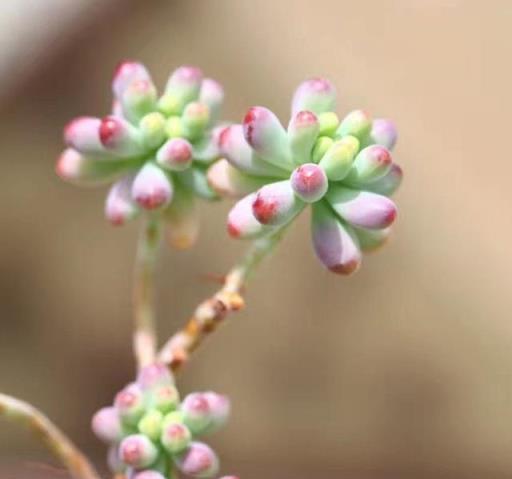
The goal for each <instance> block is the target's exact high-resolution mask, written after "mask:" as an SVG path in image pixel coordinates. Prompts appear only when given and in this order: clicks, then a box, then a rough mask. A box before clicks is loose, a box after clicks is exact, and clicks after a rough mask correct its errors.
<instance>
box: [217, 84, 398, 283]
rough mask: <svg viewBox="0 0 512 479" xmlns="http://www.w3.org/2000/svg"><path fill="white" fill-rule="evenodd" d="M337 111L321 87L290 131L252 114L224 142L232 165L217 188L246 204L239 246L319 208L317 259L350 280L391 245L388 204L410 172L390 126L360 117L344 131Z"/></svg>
mask: <svg viewBox="0 0 512 479" xmlns="http://www.w3.org/2000/svg"><path fill="white" fill-rule="evenodd" d="M335 107H336V91H335V89H334V87H333V85H332V84H331V83H330V82H329V81H327V80H325V79H321V78H314V79H310V80H307V81H305V82H304V83H302V84H301V85H300V86H299V87H298V88H297V90H296V92H295V95H294V97H293V101H292V112H291V115H292V116H291V120H290V123H289V125H288V128H287V129H285V128H284V127H283V126H282V125H281V123H280V121H279V119H278V118H277V117H276V115H275V114H274V113H272V111H270V110H269V109H267V108H264V107H261V106H256V107H253V108H251V109H249V111H248V112H247V114H246V115H245V118H244V121H243V124H236V125H230V126H227V127H225V128H224V129H223V130H222V131H221V132H220V135H219V147H220V151H221V155H222V156H223V159H221V160H219V161H218V162H216V163H214V164H213V165H212V166H211V167H210V169H209V172H208V180H209V182H210V185H211V186H212V187H213V188H214V189H215V190H216V191H217V192H218V193H219V194H223V195H228V196H233V197H242V199H240V200H239V201H238V202H237V203H236V204H235V206H234V207H233V208H232V209H231V211H230V213H229V215H228V232H229V234H230V235H231V236H232V237H234V238H258V237H261V236H265V235H270V234H272V233H274V232H276V230H279V229H281V228H283V227H284V226H285V225H287V224H288V223H290V222H291V221H292V220H293V219H294V218H295V217H297V216H298V215H299V213H300V212H301V211H302V210H304V209H305V207H306V206H307V205H309V204H310V205H311V209H312V237H313V246H314V249H315V252H316V254H317V256H318V258H319V259H320V261H321V262H322V263H323V264H324V265H325V266H326V267H327V268H328V269H329V270H331V271H333V272H336V273H341V274H350V273H352V272H354V271H356V270H357V269H358V267H359V265H360V263H361V257H362V253H361V252H362V251H368V250H372V249H375V248H376V247H377V246H379V245H380V244H382V243H384V242H385V240H386V238H387V237H388V235H389V227H390V226H391V224H392V223H393V221H394V220H395V217H396V213H397V210H396V206H395V204H394V203H393V202H392V201H391V200H390V199H389V196H390V195H391V194H392V193H393V192H394V191H395V190H396V189H397V188H398V186H399V185H400V182H401V178H402V170H401V169H400V167H399V166H398V165H396V164H395V163H393V161H392V158H391V154H390V150H391V149H392V148H393V146H394V145H395V142H396V138H397V133H396V129H395V127H394V125H393V123H392V122H391V121H390V120H387V119H375V120H372V119H371V118H370V117H369V116H368V115H367V114H366V113H365V112H363V111H361V110H355V111H352V112H351V113H349V114H348V115H346V116H345V117H344V118H343V119H342V120H341V121H340V120H339V118H338V116H337V114H336V113H335V112H334V110H335Z"/></svg>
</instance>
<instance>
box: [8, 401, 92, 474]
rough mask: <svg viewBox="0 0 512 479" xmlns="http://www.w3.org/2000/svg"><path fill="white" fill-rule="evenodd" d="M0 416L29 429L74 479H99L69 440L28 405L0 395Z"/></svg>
mask: <svg viewBox="0 0 512 479" xmlns="http://www.w3.org/2000/svg"><path fill="white" fill-rule="evenodd" d="M0 416H4V417H6V418H8V419H13V420H15V421H19V422H21V423H24V424H26V425H27V426H28V427H30V428H31V429H32V430H33V431H34V432H35V433H36V434H37V435H38V436H40V438H41V439H42V440H43V442H44V443H45V444H46V445H47V446H48V447H49V448H50V449H51V450H52V451H53V453H54V454H55V455H56V456H57V458H58V459H59V460H60V461H61V462H62V464H64V466H66V468H67V469H68V470H69V472H70V474H71V476H72V477H73V478H74V479H100V476H99V474H98V473H97V472H96V470H95V469H94V467H93V466H92V464H91V463H90V462H89V460H88V459H87V458H86V457H85V456H84V455H83V454H82V452H81V451H80V450H79V449H78V448H77V447H76V446H75V445H74V444H73V443H72V442H71V440H70V439H69V438H68V437H67V436H66V435H65V434H64V433H63V432H62V431H61V430H60V429H59V428H57V426H55V425H54V424H53V423H52V422H51V421H50V420H49V419H48V418H47V417H46V416H45V415H44V414H43V413H41V412H40V411H38V410H37V409H36V408H34V407H33V406H31V405H30V404H28V403H26V402H23V401H20V400H18V399H15V398H13V397H11V396H7V395H5V394H0Z"/></svg>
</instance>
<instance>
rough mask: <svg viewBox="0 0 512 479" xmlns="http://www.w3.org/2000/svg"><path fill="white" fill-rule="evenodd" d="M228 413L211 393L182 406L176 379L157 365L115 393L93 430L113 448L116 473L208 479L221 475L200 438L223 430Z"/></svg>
mask: <svg viewBox="0 0 512 479" xmlns="http://www.w3.org/2000/svg"><path fill="white" fill-rule="evenodd" d="M229 412H230V402H229V399H228V398H227V397H226V396H223V395H221V394H217V393H214V392H211V391H210V392H204V393H192V394H189V395H188V396H186V397H185V399H184V400H183V401H182V402H180V399H179V394H178V391H177V389H176V386H175V384H174V377H173V375H172V374H171V373H170V371H169V369H168V368H167V367H166V366H165V365H163V364H160V363H154V364H151V365H149V366H146V367H143V368H142V369H141V370H140V371H139V374H138V376H137V380H136V381H135V382H134V383H130V384H128V385H127V386H126V387H124V388H123V389H122V390H121V391H120V392H119V393H117V395H116V397H115V399H114V405H113V406H109V407H105V408H102V409H100V410H99V411H98V412H97V413H96V414H95V415H94V417H93V419H92V429H93V432H94V433H95V434H96V436H98V438H100V439H101V440H102V441H104V442H106V443H107V444H109V445H110V448H109V453H108V464H109V467H110V468H111V470H112V472H113V473H122V474H125V475H126V476H127V477H129V478H137V477H139V476H140V477H142V479H144V478H145V477H146V476H145V475H141V474H147V479H152V478H153V477H155V478H162V477H163V478H164V479H171V477H173V476H172V474H171V470H172V468H173V467H177V468H178V469H179V470H181V471H182V472H183V473H184V474H187V475H189V476H192V477H197V478H209V477H212V476H213V475H215V474H216V473H217V471H218V459H217V456H216V454H215V453H214V452H213V451H212V450H211V449H210V448H209V447H208V446H207V445H206V444H203V443H201V442H197V439H198V438H199V437H201V436H202V435H204V434H207V433H211V432H213V431H216V430H217V429H219V428H220V427H221V426H223V425H224V424H225V422H226V421H227V419H228V416H229ZM173 465H174V466H173Z"/></svg>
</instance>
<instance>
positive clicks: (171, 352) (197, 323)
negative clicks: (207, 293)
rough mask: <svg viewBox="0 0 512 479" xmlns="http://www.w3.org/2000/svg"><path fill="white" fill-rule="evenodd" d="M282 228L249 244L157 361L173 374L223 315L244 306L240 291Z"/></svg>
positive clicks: (272, 246) (270, 248)
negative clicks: (211, 294)
mask: <svg viewBox="0 0 512 479" xmlns="http://www.w3.org/2000/svg"><path fill="white" fill-rule="evenodd" d="M283 233H284V228H281V229H279V230H278V231H277V232H274V233H273V234H271V235H269V236H265V237H263V238H259V239H257V240H255V241H254V242H253V244H252V245H251V247H250V248H249V250H248V252H247V253H246V255H245V257H244V258H243V260H242V261H241V262H240V263H238V264H237V265H236V266H235V267H234V268H232V269H231V271H230V272H229V273H228V274H227V275H226V278H225V280H224V284H223V286H222V288H221V289H220V290H219V291H217V293H215V294H214V295H213V296H212V297H210V298H208V299H207V300H206V301H204V302H202V303H201V304H200V305H199V306H198V307H197V308H196V310H195V312H194V314H193V315H192V317H191V318H190V319H189V320H188V321H187V323H186V324H185V325H184V327H183V328H182V329H180V330H179V331H178V332H177V333H175V334H174V335H173V336H172V337H171V338H170V339H169V340H168V341H167V343H165V345H164V346H163V348H162V349H161V350H160V353H159V354H158V360H159V361H161V362H163V363H165V364H168V365H169V366H170V367H171V369H172V370H173V371H177V370H178V369H179V368H180V367H181V366H183V364H184V363H186V362H187V361H188V359H189V357H190V354H191V353H192V352H193V351H194V350H195V349H197V348H198V347H199V346H200V345H201V343H202V342H203V341H204V339H205V338H206V337H207V336H208V335H209V334H210V333H212V332H213V331H215V330H216V329H217V326H218V325H219V324H220V323H221V322H222V320H223V319H224V318H225V317H226V316H227V314H228V313H230V312H233V311H239V310H240V309H242V308H243V307H244V299H243V298H242V296H241V292H242V290H243V288H244V286H245V284H246V283H247V280H248V279H249V277H250V276H251V274H252V273H253V272H254V270H255V269H256V268H257V267H258V265H259V264H260V263H261V261H262V260H263V259H264V258H265V257H266V256H267V255H269V254H270V252H271V251H272V250H273V249H274V247H275V246H276V244H277V243H278V242H279V240H280V239H281V238H282V236H283Z"/></svg>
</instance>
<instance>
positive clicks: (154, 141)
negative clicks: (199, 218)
mask: <svg viewBox="0 0 512 479" xmlns="http://www.w3.org/2000/svg"><path fill="white" fill-rule="evenodd" d="M112 90H113V94H114V102H113V108H112V113H111V114H110V115H108V116H106V117H105V118H103V119H100V118H95V117H89V116H82V117H79V118H75V119H74V120H72V121H71V122H70V123H69V124H68V125H67V126H66V127H65V129H64V141H65V143H66V145H67V149H66V150H64V152H63V153H62V154H61V156H60V158H59V160H58V162H57V167H56V170H57V173H58V174H59V176H60V177H61V178H63V179H64V180H66V181H69V182H72V183H76V184H79V185H94V184H98V183H99V184H101V183H113V184H112V186H111V188H110V191H109V193H108V196H107V199H106V203H105V215H106V217H107V219H108V220H109V221H110V222H111V223H112V224H114V225H121V224H123V223H125V222H126V221H128V220H130V219H132V218H134V217H135V216H137V214H138V213H139V212H140V211H141V210H145V211H148V212H150V213H152V214H162V215H163V216H164V217H165V219H166V221H167V223H168V224H169V225H170V240H171V242H172V243H173V245H174V246H176V247H182V248H183V247H188V246H190V244H191V243H193V241H194V239H195V237H196V235H197V224H196V219H195V215H196V206H195V203H196V200H195V197H196V196H198V197H200V198H204V199H206V200H212V199H214V198H215V197H216V194H215V192H214V191H213V190H212V189H211V188H210V187H209V185H208V183H207V181H206V168H207V166H208V165H209V164H210V163H211V162H212V161H214V160H215V159H217V157H218V154H219V152H218V148H217V144H218V141H217V136H218V132H219V129H218V128H217V127H216V126H217V122H218V117H219V111H220V107H221V104H222V101H223V97H224V93H223V89H222V87H221V86H220V85H219V84H218V83H217V82H216V81H214V80H212V79H210V78H203V74H202V72H201V70H199V69H198V68H195V67H191V66H182V67H180V68H178V69H177V70H175V71H174V72H173V73H172V74H171V75H170V77H169V80H168V81H167V85H166V87H165V90H164V93H163V95H162V96H160V98H158V96H157V90H156V88H155V86H154V84H153V81H152V79H151V76H150V74H149V73H148V71H147V69H146V68H145V67H144V66H143V65H142V64H140V63H138V62H133V61H125V62H123V63H121V64H120V65H119V66H118V68H117V69H116V71H115V74H114V78H113V82H112Z"/></svg>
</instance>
